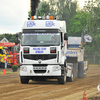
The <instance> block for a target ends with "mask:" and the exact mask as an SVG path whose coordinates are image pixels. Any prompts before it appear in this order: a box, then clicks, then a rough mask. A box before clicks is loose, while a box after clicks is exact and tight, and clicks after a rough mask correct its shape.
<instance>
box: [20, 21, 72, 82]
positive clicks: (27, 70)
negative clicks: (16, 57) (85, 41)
mask: <svg viewBox="0 0 100 100" xmlns="http://www.w3.org/2000/svg"><path fill="white" fill-rule="evenodd" d="M66 41H67V33H66V22H65V21H58V20H28V21H25V23H24V26H23V28H22V36H21V45H20V63H21V66H20V80H21V83H28V82H29V79H32V80H34V79H58V83H59V84H65V82H66V77H67V62H66V51H67V42H66ZM70 71H71V70H70Z"/></svg>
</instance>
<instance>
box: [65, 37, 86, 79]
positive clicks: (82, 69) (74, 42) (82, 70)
mask: <svg viewBox="0 0 100 100" xmlns="http://www.w3.org/2000/svg"><path fill="white" fill-rule="evenodd" d="M82 39H84V37H76V36H69V37H68V49H67V53H66V58H67V63H68V65H71V64H72V65H73V74H74V77H77V78H83V77H84V75H85V74H86V70H87V69H88V61H84V47H83V44H82V43H84V42H82Z"/></svg>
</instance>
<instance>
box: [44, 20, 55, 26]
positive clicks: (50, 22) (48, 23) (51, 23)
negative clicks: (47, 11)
mask: <svg viewBox="0 0 100 100" xmlns="http://www.w3.org/2000/svg"><path fill="white" fill-rule="evenodd" d="M45 26H46V27H52V26H55V24H54V23H53V21H46V23H45Z"/></svg>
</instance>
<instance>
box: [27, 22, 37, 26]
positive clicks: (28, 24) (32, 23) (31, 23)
mask: <svg viewBox="0 0 100 100" xmlns="http://www.w3.org/2000/svg"><path fill="white" fill-rule="evenodd" d="M33 26H36V23H35V22H34V21H28V22H27V27H33Z"/></svg>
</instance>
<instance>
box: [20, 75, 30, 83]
mask: <svg viewBox="0 0 100 100" xmlns="http://www.w3.org/2000/svg"><path fill="white" fill-rule="evenodd" d="M20 81H21V83H22V84H28V82H29V79H28V78H26V77H23V76H20Z"/></svg>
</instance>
